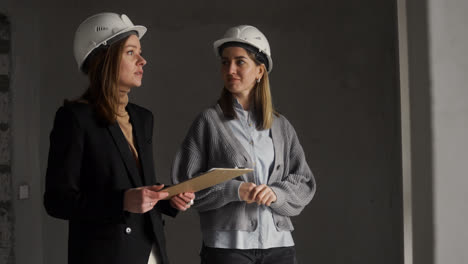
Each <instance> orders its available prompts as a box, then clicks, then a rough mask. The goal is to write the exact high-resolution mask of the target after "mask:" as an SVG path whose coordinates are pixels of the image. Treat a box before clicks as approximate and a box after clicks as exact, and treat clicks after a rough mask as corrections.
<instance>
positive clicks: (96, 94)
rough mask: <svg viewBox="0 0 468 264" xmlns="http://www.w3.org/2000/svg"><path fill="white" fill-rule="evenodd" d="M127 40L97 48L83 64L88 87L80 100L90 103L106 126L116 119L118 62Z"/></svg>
mask: <svg viewBox="0 0 468 264" xmlns="http://www.w3.org/2000/svg"><path fill="white" fill-rule="evenodd" d="M127 39H128V37H126V38H124V39H121V40H119V41H117V42H115V43H113V44H112V45H110V46H109V47H105V48H98V49H97V50H95V53H94V54H92V55H90V58H89V59H88V60H87V61H86V64H85V67H86V68H85V72H86V73H87V75H88V78H89V86H88V89H87V90H86V91H85V92H84V94H83V95H82V96H81V97H80V100H85V101H87V102H88V103H90V104H91V105H92V106H93V108H94V109H95V111H96V113H97V115H98V116H99V117H100V118H101V119H102V120H103V121H105V122H106V123H108V124H111V123H114V122H115V120H116V117H117V107H118V104H119V89H118V82H119V76H120V61H121V60H122V52H123V49H124V46H125V42H126V41H127Z"/></svg>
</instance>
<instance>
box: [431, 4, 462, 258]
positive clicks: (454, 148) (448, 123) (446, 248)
mask: <svg viewBox="0 0 468 264" xmlns="http://www.w3.org/2000/svg"><path fill="white" fill-rule="evenodd" d="M427 3H428V5H427V6H428V28H429V60H428V61H429V65H430V67H429V68H430V75H431V95H432V102H431V106H432V111H431V112H432V131H433V135H432V142H433V144H432V145H433V162H434V163H433V172H434V178H433V184H434V188H433V189H434V200H433V201H434V236H435V241H436V243H435V247H434V253H435V263H444V264H451V263H453V264H455V263H468V251H467V250H466V249H467V248H466V245H467V244H468V229H467V228H466V223H468V210H467V209H468V206H467V201H468V192H467V191H466V186H468V177H467V176H468V172H467V167H466V165H467V161H468V139H467V135H468V103H467V101H468V87H467V83H468V49H467V47H468V30H467V25H468V17H467V16H466V14H467V12H468V2H467V1H461V0H445V1H437V0H429V1H428V2H427Z"/></svg>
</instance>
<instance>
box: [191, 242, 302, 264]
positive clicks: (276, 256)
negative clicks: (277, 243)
mask: <svg viewBox="0 0 468 264" xmlns="http://www.w3.org/2000/svg"><path fill="white" fill-rule="evenodd" d="M200 258H201V264H297V260H296V250H295V248H294V247H278V248H269V249H224V248H211V247H207V246H203V247H202V250H201V252H200Z"/></svg>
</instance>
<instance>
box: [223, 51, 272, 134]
mask: <svg viewBox="0 0 468 264" xmlns="http://www.w3.org/2000/svg"><path fill="white" fill-rule="evenodd" d="M247 54H248V55H249V57H250V58H251V59H252V60H253V61H254V62H255V64H256V65H257V66H260V67H262V68H263V76H262V78H261V79H260V82H258V83H257V84H256V85H255V87H254V88H253V89H252V91H251V93H250V96H253V98H252V102H253V104H254V105H253V106H254V113H255V116H256V117H257V124H256V127H257V129H259V130H264V129H270V128H271V126H272V124H273V115H278V113H277V112H276V111H275V109H274V107H273V100H272V98H271V91H270V80H269V78H268V71H267V70H266V67H265V64H262V63H260V62H259V61H258V60H256V59H255V56H254V55H253V54H252V53H250V52H249V51H247ZM232 100H233V96H232V94H231V92H229V91H228V90H227V89H226V87H224V88H223V91H222V92H221V96H220V98H219V100H218V103H219V105H220V107H221V109H222V110H223V113H224V116H225V117H227V118H228V119H235V118H237V114H236V112H235V111H234V106H233V104H232Z"/></svg>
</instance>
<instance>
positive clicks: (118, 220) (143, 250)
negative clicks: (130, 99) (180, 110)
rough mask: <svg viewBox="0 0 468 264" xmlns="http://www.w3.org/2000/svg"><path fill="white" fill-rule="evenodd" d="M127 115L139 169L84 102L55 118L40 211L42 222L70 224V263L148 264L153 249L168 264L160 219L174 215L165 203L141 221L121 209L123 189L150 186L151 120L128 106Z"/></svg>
mask: <svg viewBox="0 0 468 264" xmlns="http://www.w3.org/2000/svg"><path fill="white" fill-rule="evenodd" d="M126 109H127V111H128V113H129V115H130V122H131V123H132V126H133V133H134V139H135V140H134V141H135V147H136V149H137V151H138V155H139V159H140V164H141V170H139V169H138V166H137V163H136V161H135V159H134V158H133V156H132V153H131V150H130V148H129V145H128V143H127V140H126V139H125V136H124V135H123V133H122V131H121V129H120V127H119V125H118V123H117V122H115V123H114V124H112V125H106V124H105V123H103V122H102V121H101V120H100V119H99V118H98V117H97V116H96V114H95V112H94V111H93V108H92V107H91V105H89V104H85V103H66V104H65V105H64V106H63V107H60V108H59V110H58V111H57V113H56V116H55V121H54V127H53V129H52V132H51V134H50V150H49V159H48V166H47V175H46V190H45V193H44V205H45V208H46V210H47V213H48V214H49V215H51V216H53V217H57V218H61V219H65V220H69V238H68V263H70V264H75V263H76V264H78V263H79V264H82V263H86V264H94V263H96V264H98V263H99V264H102V263H113V264H119V263H122V264H123V263H125V264H127V263H132V264H147V262H148V257H149V253H150V251H151V246H152V244H153V243H156V244H157V246H158V248H159V251H160V255H161V258H162V259H161V261H162V263H164V264H166V263H168V259H167V255H166V249H165V245H166V243H165V239H164V231H163V225H164V223H163V220H162V218H161V213H165V214H168V215H171V216H175V214H176V213H177V210H176V209H174V208H172V207H171V206H170V205H169V203H168V201H160V202H158V203H157V205H156V206H155V208H154V209H153V210H151V211H149V212H148V213H145V214H133V213H129V212H126V211H124V210H123V195H124V191H125V190H127V189H129V188H135V187H139V186H145V185H153V184H156V177H155V172H154V165H153V149H152V146H153V144H152V135H153V115H152V114H151V112H150V111H148V110H146V109H144V108H142V107H139V106H137V105H135V104H130V103H129V104H128V105H127V108H126Z"/></svg>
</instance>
